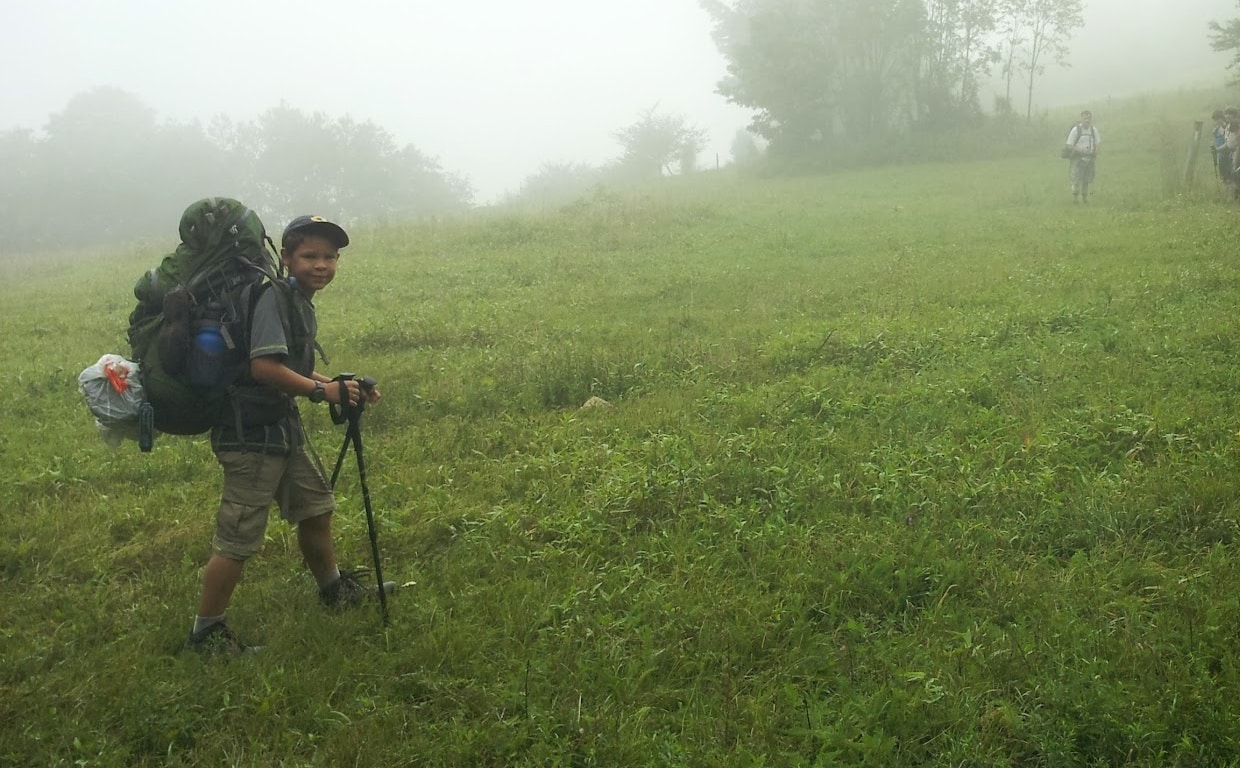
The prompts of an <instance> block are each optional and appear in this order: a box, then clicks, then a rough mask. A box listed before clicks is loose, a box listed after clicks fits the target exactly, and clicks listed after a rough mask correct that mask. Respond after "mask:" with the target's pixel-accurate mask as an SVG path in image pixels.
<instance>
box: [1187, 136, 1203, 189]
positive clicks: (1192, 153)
mask: <svg viewBox="0 0 1240 768" xmlns="http://www.w3.org/2000/svg"><path fill="white" fill-rule="evenodd" d="M1202 126H1203V123H1202V121H1200V120H1197V121H1195V122H1194V123H1193V143H1192V146H1190V147H1189V148H1188V162H1187V163H1185V165H1184V188H1185V189H1188V188H1190V187H1192V186H1193V171H1194V170H1195V169H1196V167H1197V152H1198V150H1199V149H1200V147H1201V129H1202Z"/></svg>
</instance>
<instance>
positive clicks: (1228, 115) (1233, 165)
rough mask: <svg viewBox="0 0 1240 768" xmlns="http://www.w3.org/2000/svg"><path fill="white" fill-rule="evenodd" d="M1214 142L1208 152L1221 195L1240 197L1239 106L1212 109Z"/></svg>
mask: <svg viewBox="0 0 1240 768" xmlns="http://www.w3.org/2000/svg"><path fill="white" fill-rule="evenodd" d="M1210 117H1211V119H1213V120H1214V142H1213V144H1211V145H1210V152H1211V153H1212V154H1213V155H1214V171H1215V174H1216V175H1217V177H1218V181H1219V184H1220V186H1221V187H1222V189H1223V195H1224V196H1225V197H1226V198H1227V199H1228V200H1236V199H1240V154H1237V153H1236V150H1237V149H1240V108H1236V107H1224V108H1223V109H1216V110H1214V114H1213V115H1211V116H1210Z"/></svg>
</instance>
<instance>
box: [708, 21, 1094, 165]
mask: <svg viewBox="0 0 1240 768" xmlns="http://www.w3.org/2000/svg"><path fill="white" fill-rule="evenodd" d="M701 4H702V6H703V7H704V8H705V9H706V11H707V12H708V13H709V14H710V16H711V18H712V20H713V22H714V39H715V42H716V44H717V45H718V47H719V49H720V51H721V52H722V53H723V54H724V56H725V58H726V59H727V61H728V76H727V77H725V78H724V79H723V80H722V81H721V82H720V83H719V89H718V90H719V93H720V94H721V95H723V96H724V97H726V98H727V99H728V100H729V101H731V102H733V103H735V104H738V105H740V106H743V107H748V108H751V109H753V110H755V118H754V121H753V123H752V125H751V130H753V131H754V132H755V133H756V134H758V135H759V136H761V137H762V138H763V139H765V140H766V141H767V142H768V144H769V150H770V151H771V152H772V153H776V154H779V153H782V154H785V155H789V156H807V155H813V154H814V153H815V152H818V151H820V150H822V149H823V148H824V147H830V146H833V145H834V146H850V147H858V146H866V145H881V144H882V143H883V142H885V141H889V140H891V139H892V138H893V137H898V136H901V135H905V134H907V133H909V132H910V131H912V130H914V129H918V130H930V131H947V130H951V129H954V128H956V127H959V126H961V125H965V124H968V123H970V122H971V121H974V120H976V119H978V118H980V117H981V115H982V105H981V103H980V98H979V83H980V82H982V81H983V79H985V78H986V77H988V76H989V75H991V74H993V73H994V72H995V70H996V68H998V71H999V73H1000V74H1001V75H1002V76H1003V77H1004V79H1005V82H1006V92H1005V94H1004V95H1003V96H1002V97H1000V98H998V99H997V100H996V104H995V108H996V112H998V113H1000V114H1014V113H1016V109H1015V107H1014V106H1013V99H1014V94H1013V92H1012V86H1013V84H1014V83H1020V82H1023V84H1024V86H1025V93H1024V96H1025V99H1024V101H1025V103H1024V105H1023V107H1024V109H1023V111H1024V114H1025V118H1026V120H1028V119H1029V118H1030V117H1031V115H1032V111H1033V93H1034V87H1035V84H1036V82H1037V79H1038V76H1039V75H1041V74H1042V73H1043V72H1044V71H1045V69H1046V66H1047V64H1048V63H1050V62H1059V63H1062V62H1063V61H1064V59H1065V57H1066V55H1067V53H1068V50H1069V49H1068V41H1069V39H1070V38H1071V35H1072V33H1073V32H1074V31H1075V30H1076V29H1078V28H1080V27H1081V26H1082V25H1083V24H1084V20H1083V16H1082V14H1083V2H1082V0H701Z"/></svg>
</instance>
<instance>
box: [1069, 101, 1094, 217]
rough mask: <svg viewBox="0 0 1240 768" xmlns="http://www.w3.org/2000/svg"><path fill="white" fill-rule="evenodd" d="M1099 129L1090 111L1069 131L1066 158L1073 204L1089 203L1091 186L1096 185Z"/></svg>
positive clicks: (1082, 115) (1085, 112)
mask: <svg viewBox="0 0 1240 768" xmlns="http://www.w3.org/2000/svg"><path fill="white" fill-rule="evenodd" d="M1098 144H1099V138H1098V128H1097V127H1096V126H1094V114H1093V112H1090V111H1089V110H1088V109H1087V110H1084V111H1083V112H1081V119H1080V121H1079V122H1078V123H1076V124H1075V125H1073V126H1072V128H1071V130H1069V131H1068V138H1067V141H1066V142H1065V143H1064V156H1065V157H1067V158H1068V177H1069V178H1070V179H1071V180H1072V202H1074V203H1076V202H1081V203H1088V202H1089V185H1090V184H1093V183H1094V173H1095V171H1096V165H1097V163H1096V161H1097V159H1098Z"/></svg>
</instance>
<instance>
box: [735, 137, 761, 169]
mask: <svg viewBox="0 0 1240 768" xmlns="http://www.w3.org/2000/svg"><path fill="white" fill-rule="evenodd" d="M731 152H732V162H733V163H734V164H736V165H750V164H751V163H754V162H755V161H757V159H758V158H759V157H761V156H762V150H761V149H759V148H758V142H756V141H754V139H753V134H752V133H750V132H749V131H747V130H745V129H744V128H741V129H740V130H738V131H737V132H736V133H735V134H734V135H733V136H732V146H731Z"/></svg>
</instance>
